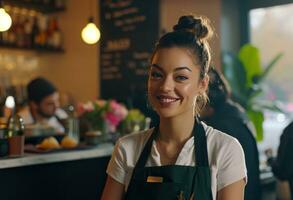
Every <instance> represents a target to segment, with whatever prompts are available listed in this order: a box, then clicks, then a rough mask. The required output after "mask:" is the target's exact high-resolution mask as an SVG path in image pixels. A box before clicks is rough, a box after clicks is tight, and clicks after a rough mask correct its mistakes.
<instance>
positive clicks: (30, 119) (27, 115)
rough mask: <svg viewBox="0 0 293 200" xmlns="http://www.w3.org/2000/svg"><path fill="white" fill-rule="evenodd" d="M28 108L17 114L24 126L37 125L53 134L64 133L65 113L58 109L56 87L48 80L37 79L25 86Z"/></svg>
mask: <svg viewBox="0 0 293 200" xmlns="http://www.w3.org/2000/svg"><path fill="white" fill-rule="evenodd" d="M27 94H28V106H27V107H25V108H24V109H22V110H21V111H20V112H19V113H18V114H19V115H20V116H21V117H22V118H23V120H24V124H25V125H28V124H38V125H41V126H43V127H50V128H53V129H54V130H55V133H64V132H65V128H64V123H63V122H62V120H64V119H66V118H67V114H66V112H65V111H63V110H62V109H60V108H59V93H58V91H57V89H56V87H55V86H54V85H53V84H52V83H51V82H50V81H48V80H46V79H44V78H42V77H38V78H36V79H33V80H32V81H30V82H29V84H28V85H27Z"/></svg>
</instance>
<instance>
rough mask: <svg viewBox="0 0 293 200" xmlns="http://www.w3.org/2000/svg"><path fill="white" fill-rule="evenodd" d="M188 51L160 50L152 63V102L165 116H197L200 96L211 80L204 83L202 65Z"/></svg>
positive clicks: (149, 92)
mask: <svg viewBox="0 0 293 200" xmlns="http://www.w3.org/2000/svg"><path fill="white" fill-rule="evenodd" d="M196 62H197V61H196V60H195V59H194V58H193V57H192V56H191V54H190V53H189V51H188V50H187V49H185V48H178V47H172V48H162V49H159V50H158V51H157V52H156V53H155V55H154V57H153V60H152V62H151V68H150V72H149V79H148V94H149V101H150V103H151V105H152V106H153V108H154V109H155V110H156V112H157V113H158V114H159V115H160V116H161V117H166V118H169V117H176V116H179V115H185V114H187V115H190V116H193V115H194V109H195V101H196V96H197V95H199V94H200V93H203V92H204V91H205V90H206V88H207V85H208V77H207V76H206V77H205V78H204V79H202V80H200V66H199V65H198V64H196Z"/></svg>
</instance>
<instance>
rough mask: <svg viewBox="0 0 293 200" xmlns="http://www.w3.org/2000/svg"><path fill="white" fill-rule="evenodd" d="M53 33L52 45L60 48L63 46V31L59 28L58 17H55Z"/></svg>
mask: <svg viewBox="0 0 293 200" xmlns="http://www.w3.org/2000/svg"><path fill="white" fill-rule="evenodd" d="M53 27H54V29H53V33H52V38H51V43H52V46H53V47H54V48H56V49H60V48H61V47H62V33H61V31H60V29H59V25H58V20H57V18H54V19H53Z"/></svg>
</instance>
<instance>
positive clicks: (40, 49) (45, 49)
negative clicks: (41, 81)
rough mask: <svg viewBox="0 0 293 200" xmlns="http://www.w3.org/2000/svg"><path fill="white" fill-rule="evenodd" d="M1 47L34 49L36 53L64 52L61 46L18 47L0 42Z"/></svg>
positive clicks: (22, 49)
mask: <svg viewBox="0 0 293 200" xmlns="http://www.w3.org/2000/svg"><path fill="white" fill-rule="evenodd" d="M0 48H1V49H9V50H21V51H35V52H38V53H64V52H65V51H64V49H63V48H58V49H57V48H52V47H18V46H13V45H7V44H1V43H0Z"/></svg>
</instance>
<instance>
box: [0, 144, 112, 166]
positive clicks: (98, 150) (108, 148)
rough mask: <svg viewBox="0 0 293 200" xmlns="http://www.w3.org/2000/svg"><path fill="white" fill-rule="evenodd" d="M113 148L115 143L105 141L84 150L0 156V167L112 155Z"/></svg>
mask: <svg viewBox="0 0 293 200" xmlns="http://www.w3.org/2000/svg"><path fill="white" fill-rule="evenodd" d="M113 148H114V145H113V144H111V143H105V144H100V145H98V146H96V147H91V148H87V149H82V150H66V151H59V152H52V153H45V154H40V153H25V154H24V155H23V156H22V157H17V158H9V157H8V158H0V169H7V168H13V167H23V166H29V165H40V164H47V163H57V162H64V161H74V160H82V159H90V158H98V157H104V156H111V154H112V151H113Z"/></svg>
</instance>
